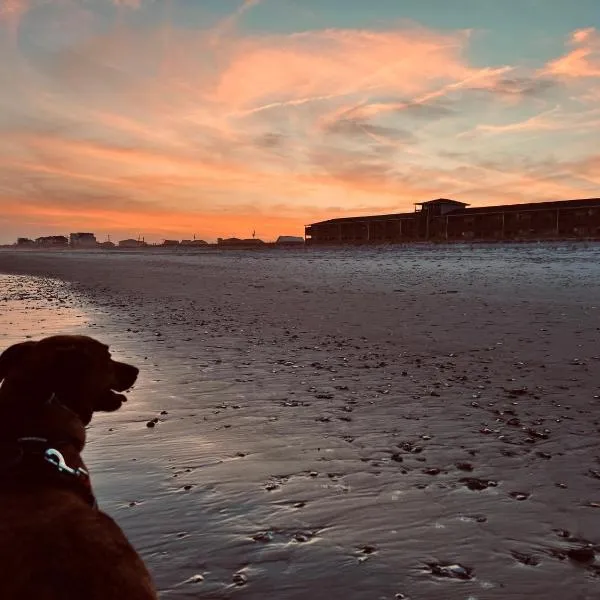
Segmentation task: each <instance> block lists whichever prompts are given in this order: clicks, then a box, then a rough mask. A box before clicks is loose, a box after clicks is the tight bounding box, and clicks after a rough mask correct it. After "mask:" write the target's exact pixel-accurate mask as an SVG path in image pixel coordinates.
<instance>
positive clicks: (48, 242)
mask: <svg viewBox="0 0 600 600" xmlns="http://www.w3.org/2000/svg"><path fill="white" fill-rule="evenodd" d="M35 243H36V246H41V247H42V248H67V247H68V246H69V240H68V239H67V238H66V237H65V236H64V235H48V236H45V237H39V238H36V239H35Z"/></svg>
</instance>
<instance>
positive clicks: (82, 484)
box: [0, 335, 158, 600]
mask: <svg viewBox="0 0 600 600" xmlns="http://www.w3.org/2000/svg"><path fill="white" fill-rule="evenodd" d="M137 375H138V369H137V368H136V367H134V366H132V365H128V364H125V363H121V362H117V361H114V360H112V358H111V355H110V352H109V349H108V346H106V345H104V344H102V343H100V342H98V341H97V340H95V339H93V338H90V337H87V336H66V335H62V336H52V337H48V338H45V339H43V340H40V341H37V342H36V341H27V342H23V343H20V344H16V345H14V346H11V347H10V348H8V349H7V350H5V351H4V352H3V353H2V354H0V382H2V384H1V386H0V569H1V570H2V577H0V598H1V599H2V600H117V599H118V600H157V599H158V596H157V593H156V591H155V588H154V585H153V582H152V579H151V577H150V574H149V573H148V571H147V569H146V567H145V565H144V563H143V561H142V559H141V558H140V556H139V555H138V554H137V552H136V551H135V550H134V548H133V546H132V545H131V544H130V542H129V541H128V540H127V538H126V536H125V534H124V533H123V531H122V530H121V529H120V527H119V526H118V525H117V524H116V523H115V521H113V519H111V518H110V517H109V516H108V515H106V514H104V513H103V512H102V511H101V510H99V509H98V508H97V506H96V501H95V498H94V494H93V490H92V487H91V485H90V479H89V474H88V471H87V469H86V467H85V464H84V463H83V461H82V459H81V452H82V450H83V447H84V444H85V426H86V425H88V424H89V423H90V421H91V419H92V415H93V414H94V412H96V411H115V410H117V409H118V408H119V407H120V406H121V404H122V403H123V402H125V401H126V397H125V396H124V395H123V394H122V392H124V391H127V390H128V389H129V388H130V387H131V386H132V385H133V384H134V382H135V380H136V378H137Z"/></svg>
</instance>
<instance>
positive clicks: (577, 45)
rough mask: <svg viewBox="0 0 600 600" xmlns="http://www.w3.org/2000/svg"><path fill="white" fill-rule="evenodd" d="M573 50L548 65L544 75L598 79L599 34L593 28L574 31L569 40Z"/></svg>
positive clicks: (599, 69) (599, 72) (599, 73)
mask: <svg viewBox="0 0 600 600" xmlns="http://www.w3.org/2000/svg"><path fill="white" fill-rule="evenodd" d="M569 46H571V47H572V48H573V49H572V50H570V51H569V52H567V53H566V54H565V55H563V56H561V57H560V58H558V59H556V60H554V61H551V62H550V63H548V65H547V67H546V69H545V70H544V72H545V73H549V74H551V75H555V76H559V77H567V78H583V77H600V33H599V32H598V31H597V30H596V29H594V28H588V29H580V30H578V31H574V32H573V33H572V34H571V36H570V39H569Z"/></svg>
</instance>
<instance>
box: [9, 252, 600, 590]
mask: <svg viewBox="0 0 600 600" xmlns="http://www.w3.org/2000/svg"><path fill="white" fill-rule="evenodd" d="M599 258H600V247H599V246H597V245H535V246H533V245H532V246H513V247H501V246H496V247H483V246H482V247H476V248H473V249H471V248H468V247H461V246H455V247H451V248H449V247H437V248H430V249H428V248H419V249H414V248H413V249H392V250H389V249H388V250H376V249H370V250H338V251H317V250H315V251H306V252H305V251H289V252H277V251H264V252H256V253H254V252H250V253H238V252H234V251H232V252H227V253H218V252H215V253H211V252H203V253H201V254H200V253H189V254H184V253H169V252H164V251H162V252H161V251H157V252H139V253H138V252H132V253H118V252H115V253H103V252H89V253H49V254H43V253H36V252H11V251H4V252H0V272H4V273H10V274H26V275H28V276H33V278H32V277H25V278H20V277H19V278H16V279H15V278H11V281H12V283H11V286H12V288H11V289H12V292H11V294H9V295H7V294H6V293H5V290H4V289H0V300H2V298H3V297H4V299H5V300H3V305H2V306H0V308H2V309H3V314H2V316H1V317H0V323H2V324H3V325H5V323H6V320H7V318H8V317H7V315H10V314H13V315H15V314H17V313H16V312H15V311H19V310H21V311H23V310H25V309H24V308H23V307H24V306H25V307H28V308H27V314H28V315H30V317H29V318H30V319H31V321H30V325H28V326H29V330H30V331H31V333H30V335H34V336H37V335H39V334H44V335H46V334H47V333H48V332H49V331H50V329H51V328H49V326H47V325H45V326H43V327H45V329H44V331H42V325H43V324H42V323H41V322H38V321H39V319H38V318H37V315H36V310H35V304H36V302H34V300H32V299H28V298H25V299H24V300H19V298H18V295H19V291H18V289H19V286H21V288H22V289H24V290H29V292H28V293H31V289H32V287H31V286H33V290H34V292H33V295H34V296H35V290H36V289H37V288H36V286H40V287H39V295H40V296H48V295H49V296H50V302H51V303H52V306H56V303H57V302H58V304H61V305H63V308H62V309H61V310H63V311H65V313H68V314H64V315H62V317H64V319H63V320H62V321H60V322H57V324H56V325H55V328H56V329H57V330H61V331H85V332H87V333H90V334H91V335H94V336H96V337H98V338H99V339H102V340H103V341H106V342H109V343H111V344H112V345H113V347H114V349H115V353H116V355H117V356H118V357H119V358H121V359H124V360H129V361H132V362H134V363H135V364H138V365H139V366H140V367H141V370H142V372H141V375H140V380H139V384H138V385H137V386H136V388H135V390H134V391H133V392H132V393H131V394H130V401H129V402H128V403H127V405H126V406H125V407H124V409H122V410H121V411H119V412H118V413H115V414H110V415H101V416H99V418H97V419H96V420H95V421H94V423H93V424H92V426H91V427H90V432H89V440H90V441H89V445H88V448H87V449H86V460H87V462H88V465H89V466H90V468H91V470H92V473H93V480H94V484H95V488H96V492H97V495H98V497H99V500H100V503H101V505H102V507H103V508H104V509H105V510H107V511H108V512H110V513H111V514H112V515H114V516H115V517H116V518H117V520H118V521H119V523H120V524H121V525H122V526H123V527H124V529H125V530H126V532H127V533H128V535H129V536H130V537H131V539H132V541H133V542H134V543H135V545H136V547H137V548H138V549H139V550H140V552H141V553H142V554H143V556H144V558H145V559H146V561H147V563H148V565H149V567H150V568H151V570H152V572H153V574H154V576H155V578H156V581H157V585H158V587H159V589H160V590H161V596H162V597H164V598H230V597H240V598H252V599H254V598H256V599H258V598H265V597H269V598H281V599H286V600H288V599H290V600H291V599H294V600H295V599H300V598H302V599H303V598H306V597H311V598H313V599H320V598H353V599H354V598H356V599H362V598H365V599H366V598H376V599H383V598H403V597H406V598H411V599H413V600H417V599H419V600H421V599H423V600H425V599H434V600H437V599H439V600H442V599H443V600H447V599H451V600H453V599H462V598H464V599H467V598H473V599H482V600H487V599H490V600H492V599H493V600H495V599H505V598H515V599H519V598H525V597H539V598H551V599H557V600H558V599H561V600H562V599H569V600H570V599H573V600H575V599H577V600H579V599H581V600H583V599H588V598H589V599H591V598H596V597H597V590H598V585H599V584H600V579H599V577H600V438H599V433H600V415H599V412H600V398H599V396H600V374H599V372H598V367H599V366H600V347H599V344H598V333H599V331H600V319H599V311H600V260H599ZM35 277H44V278H53V279H55V280H57V281H48V280H47V279H43V280H39V279H36V278H35ZM5 281H6V279H2V280H0V286H2V285H4V282H5ZM15 286H16V287H15ZM52 290H54V291H52ZM53 293H54V296H55V297H52V294H53ZM56 297H62V298H63V300H64V302H63V303H60V301H59V300H57V299H56ZM6 298H8V299H6ZM45 302H46V301H45V300H44V301H43V302H41V303H40V307H39V308H38V311H37V312H40V311H41V312H40V314H41V313H44V314H46V313H45V310H46V309H45V308H43V307H41V305H42V304H44V303H45ZM44 306H45V304H44ZM6 307H8V309H7V308H6ZM19 307H20V308H19ZM46 308H47V306H46ZM30 309H31V310H30ZM23 314H24V313H23V312H21V313H19V315H20V316H19V317H18V322H19V323H21V322H22V321H23ZM36 319H37V320H36ZM14 322H15V320H14V319H13V326H12V329H9V330H8V331H9V334H5V335H4V336H3V337H2V338H0V342H2V344H3V345H6V342H8V341H9V339H14V338H18V337H19V336H21V338H23V337H24V335H23V334H24V333H25V331H23V330H22V329H21V328H20V327H15V325H14ZM11 336H12V338H11ZM155 418H156V419H158V423H156V425H155V427H153V428H148V427H147V426H146V423H147V422H148V421H149V420H152V419H155ZM455 564H457V565H461V567H456V568H447V565H455Z"/></svg>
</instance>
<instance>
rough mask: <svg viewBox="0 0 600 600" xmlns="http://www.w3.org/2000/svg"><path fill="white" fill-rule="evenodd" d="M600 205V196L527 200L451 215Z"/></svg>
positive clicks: (477, 207) (476, 208)
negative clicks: (542, 200) (522, 202)
mask: <svg viewBox="0 0 600 600" xmlns="http://www.w3.org/2000/svg"><path fill="white" fill-rule="evenodd" d="M590 206H600V198H580V199H577V200H555V201H552V202H527V203H525V204H499V205H494V206H476V207H473V208H462V209H458V210H453V211H452V212H451V213H448V214H450V215H476V214H483V213H490V212H522V211H526V210H553V209H554V210H556V209H558V208H588V207H590Z"/></svg>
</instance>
